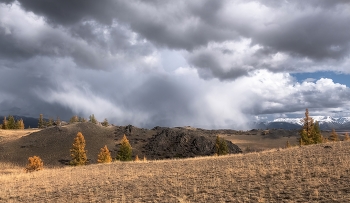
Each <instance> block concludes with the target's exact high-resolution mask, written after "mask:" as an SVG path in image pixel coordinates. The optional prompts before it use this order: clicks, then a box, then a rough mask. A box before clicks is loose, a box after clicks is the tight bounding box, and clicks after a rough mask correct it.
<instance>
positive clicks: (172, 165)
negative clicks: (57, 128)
mask: <svg viewBox="0 0 350 203" xmlns="http://www.w3.org/2000/svg"><path fill="white" fill-rule="evenodd" d="M327 145H328V146H330V147H326V148H325V147H324V146H325V144H322V145H313V146H303V147H294V148H289V149H279V150H276V149H273V150H269V151H264V152H259V153H248V154H239V155H229V156H220V157H202V158H191V159H182V160H180V159H179V160H164V161H148V162H126V163H125V162H124V163H122V162H114V163H111V164H95V165H88V166H83V167H64V168H57V169H52V168H51V169H46V170H43V171H39V172H33V173H25V172H24V171H23V167H17V166H13V165H10V164H1V165H0V182H1V185H0V202H349V201H350V185H349V182H350V158H349V152H350V142H336V143H327Z"/></svg>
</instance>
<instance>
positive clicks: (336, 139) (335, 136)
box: [328, 129, 339, 142]
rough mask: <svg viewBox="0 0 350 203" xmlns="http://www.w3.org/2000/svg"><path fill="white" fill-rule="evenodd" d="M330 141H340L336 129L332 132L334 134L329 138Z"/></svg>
mask: <svg viewBox="0 0 350 203" xmlns="http://www.w3.org/2000/svg"><path fill="white" fill-rule="evenodd" d="M328 140H329V141H332V142H336V141H339V137H338V134H337V133H336V132H335V130H334V129H333V130H332V133H331V135H330V136H329V138H328Z"/></svg>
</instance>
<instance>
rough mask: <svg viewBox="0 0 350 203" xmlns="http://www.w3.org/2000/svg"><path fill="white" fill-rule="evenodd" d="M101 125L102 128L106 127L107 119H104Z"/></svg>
mask: <svg viewBox="0 0 350 203" xmlns="http://www.w3.org/2000/svg"><path fill="white" fill-rule="evenodd" d="M101 124H102V126H105V127H108V125H109V123H108V120H107V118H105V119H104V120H103V122H102V123H101Z"/></svg>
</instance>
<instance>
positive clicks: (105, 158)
mask: <svg viewBox="0 0 350 203" xmlns="http://www.w3.org/2000/svg"><path fill="white" fill-rule="evenodd" d="M97 162H98V163H110V162H112V157H111V153H110V151H109V150H108V148H107V145H105V146H104V147H103V148H101V150H100V153H99V154H98V156H97Z"/></svg>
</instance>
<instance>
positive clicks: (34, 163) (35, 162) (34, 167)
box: [25, 156, 44, 172]
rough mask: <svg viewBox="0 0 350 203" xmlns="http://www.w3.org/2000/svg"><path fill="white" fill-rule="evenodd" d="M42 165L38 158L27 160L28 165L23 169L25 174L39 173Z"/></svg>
mask: <svg viewBox="0 0 350 203" xmlns="http://www.w3.org/2000/svg"><path fill="white" fill-rule="evenodd" d="M43 166H44V163H43V161H42V160H41V159H40V157H38V156H33V157H29V158H28V164H27V167H26V168H25V170H26V172H33V171H40V170H42V169H43Z"/></svg>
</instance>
